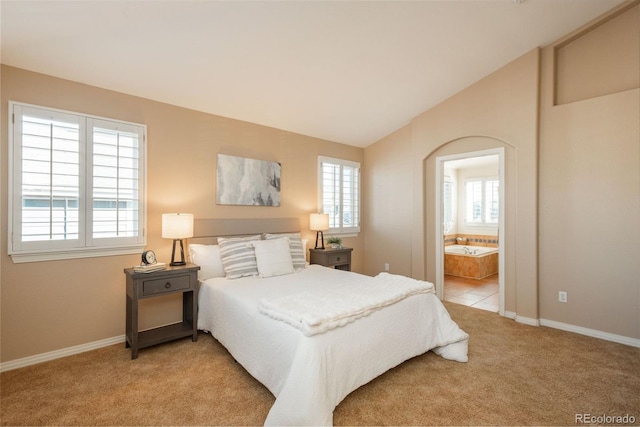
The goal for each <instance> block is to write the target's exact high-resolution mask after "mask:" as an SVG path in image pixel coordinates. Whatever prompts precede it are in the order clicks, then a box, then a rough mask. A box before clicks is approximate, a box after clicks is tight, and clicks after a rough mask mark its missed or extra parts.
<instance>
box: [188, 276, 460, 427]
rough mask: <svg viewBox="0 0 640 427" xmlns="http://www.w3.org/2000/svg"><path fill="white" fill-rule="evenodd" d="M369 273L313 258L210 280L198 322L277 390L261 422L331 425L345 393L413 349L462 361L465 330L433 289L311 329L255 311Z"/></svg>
mask: <svg viewBox="0 0 640 427" xmlns="http://www.w3.org/2000/svg"><path fill="white" fill-rule="evenodd" d="M372 280H374V279H373V278H371V277H368V276H364V275H360V274H356V273H351V272H344V271H339V270H332V269H328V268H325V267H320V266H317V265H311V266H308V267H307V268H306V269H304V270H302V271H300V272H297V273H294V274H289V275H285V276H278V277H271V278H266V279H260V278H243V279H236V280H227V279H224V278H216V279H209V280H207V281H205V282H203V283H202V284H201V288H200V292H199V313H198V328H199V329H204V330H208V331H210V332H211V333H212V334H213V336H214V337H215V338H216V339H218V341H220V343H222V345H224V346H225V347H226V348H227V349H228V350H229V352H230V353H231V354H232V355H233V357H234V358H235V359H236V360H237V361H238V362H239V363H240V364H242V366H244V368H245V369H246V370H247V371H248V372H249V373H250V374H251V375H253V377H254V378H256V379H257V380H258V381H260V382H261V383H262V384H264V385H265V386H266V387H267V388H268V389H269V390H270V391H271V393H273V395H274V396H276V401H275V403H274V405H273V407H272V408H271V410H270V412H269V415H268V417H267V419H266V421H265V424H266V425H332V424H333V410H334V409H335V407H336V406H337V405H338V404H339V403H340V402H341V401H342V399H344V398H345V396H346V395H347V394H349V393H350V392H352V391H353V390H355V389H356V388H358V387H360V386H361V385H363V384H366V383H367V382H369V381H371V380H372V379H374V378H376V377H377V376H379V375H381V374H382V373H384V372H386V371H387V370H389V369H391V368H393V367H394V366H396V365H398V364H400V363H402V362H403V361H405V360H407V359H410V358H412V357H414V356H417V355H420V354H422V353H425V352H427V351H429V350H432V349H433V350H434V352H436V353H437V354H440V355H441V356H443V357H445V358H448V359H451V360H457V361H460V362H466V361H467V344H468V335H467V334H466V333H464V332H463V331H462V330H461V329H460V328H459V327H458V326H457V325H456V323H455V322H453V321H452V320H451V318H450V317H449V314H448V313H447V311H446V309H445V308H444V306H443V305H442V303H441V302H440V301H439V300H438V298H437V297H436V296H435V295H434V294H433V293H417V294H415V295H411V296H408V297H407V298H404V299H402V300H400V301H398V302H396V303H394V304H391V305H388V306H385V307H383V308H380V309H379V310H374V311H371V312H370V313H369V314H368V315H366V316H364V317H361V318H359V319H357V320H356V321H353V322H351V323H348V324H346V325H344V326H342V327H336V328H335V329H331V330H328V331H326V332H324V333H319V334H316V335H312V336H305V335H304V334H303V332H302V331H301V330H299V329H296V328H294V327H292V326H291V325H289V324H287V323H285V322H283V321H280V320H276V319H272V318H270V317H268V316H266V315H264V314H261V313H260V312H259V311H258V301H259V300H260V299H274V298H278V297H281V296H283V295H291V294H295V293H300V292H308V291H313V292H316V291H319V290H323V289H328V290H336V289H339V288H341V287H344V286H348V285H349V284H350V283H355V284H356V286H362V285H363V284H367V283H371V281H372Z"/></svg>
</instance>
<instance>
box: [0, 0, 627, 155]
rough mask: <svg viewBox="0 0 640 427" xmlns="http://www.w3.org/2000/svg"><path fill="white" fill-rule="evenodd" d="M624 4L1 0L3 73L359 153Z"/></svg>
mask: <svg viewBox="0 0 640 427" xmlns="http://www.w3.org/2000/svg"><path fill="white" fill-rule="evenodd" d="M622 1H623V0H527V1H523V0H517V1H515V0H449V1H446V0H431V1H255V2H254V1H177V0H174V1H171V0H168V1H58V0H50V1H23V0H20V1H14V0H2V1H1V3H0V14H1V36H2V39H1V61H2V63H3V64H7V65H11V66H15V67H19V68H24V69H27V70H32V71H36V72H41V73H45V74H49V75H53V76H56V77H61V78H65V79H70V80H74V81H78V82H82V83H87V84H90V85H94V86H98V87H102V88H107V89H111V90H115V91H119V92H124V93H127V94H132V95H136V96H141V97H144V98H149V99H153V100H157V101H161V102H166V103H170V104H174V105H178V106H182V107H186V108H191V109H195V110H200V111H204V112H208V113H212V114H217V115H220V116H225V117H230V118H235V119H239V120H244V121H248V122H253V123H258V124H262V125H266V126H271V127H276V128H279V129H284V130H287V131H291V132H296V133H301V134H305V135H310V136H314V137H318V138H323V139H328V140H332V141H336V142H340V143H345V144H350V145H355V146H361V147H364V146H367V145H369V144H371V143H374V142H376V141H377V140H379V139H380V138H382V137H384V136H386V135H388V134H389V133H391V132H393V131H394V130H396V129H398V128H400V127H402V126H404V125H405V124H407V123H408V122H409V121H410V120H411V119H412V118H414V117H415V116H417V115H419V114H420V113H422V112H423V111H426V110H427V109H429V108H431V107H433V106H434V105H437V104H438V103H440V102H442V101H443V100H445V99H446V98H448V97H450V96H452V95H453V94H455V93H457V92H459V91H460V90H462V89H464V88H465V87H467V86H469V85H471V84H472V83H474V82H476V81H478V80H480V79H481V78H483V77H484V76H486V75H488V74H490V73H491V72H493V71H494V70H496V69H498V68H500V67H502V66H503V65H505V64H507V63H508V62H510V61H512V60H514V59H516V58H517V57H519V56H521V55H523V54H524V53H526V52H528V51H530V50H531V49H533V48H535V47H537V46H544V45H546V44H548V43H550V42H552V41H554V40H555V39H557V38H559V37H561V36H563V35H564V34H566V33H568V32H570V31H572V30H574V29H575V28H577V27H579V26H581V25H583V24H585V23H586V22H588V21H590V20H592V19H594V18H596V17H597V16H598V15H600V14H602V13H603V12H606V11H607V10H609V9H611V8H613V7H615V6H616V5H618V4H620V3H622Z"/></svg>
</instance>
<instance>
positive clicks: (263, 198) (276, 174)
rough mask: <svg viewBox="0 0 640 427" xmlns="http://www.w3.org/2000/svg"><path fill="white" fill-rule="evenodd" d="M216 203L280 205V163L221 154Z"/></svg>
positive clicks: (219, 157)
mask: <svg viewBox="0 0 640 427" xmlns="http://www.w3.org/2000/svg"><path fill="white" fill-rule="evenodd" d="M217 170H218V173H217V181H218V182H217V186H216V204H218V205H240V206H280V163H277V162H268V161H265V160H256V159H247V158H245V157H235V156H227V155H226V154H218V168H217Z"/></svg>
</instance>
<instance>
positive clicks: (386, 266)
mask: <svg viewBox="0 0 640 427" xmlns="http://www.w3.org/2000/svg"><path fill="white" fill-rule="evenodd" d="M384 271H389V263H388V262H385V263H384Z"/></svg>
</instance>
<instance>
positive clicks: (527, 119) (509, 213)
mask: <svg viewBox="0 0 640 427" xmlns="http://www.w3.org/2000/svg"><path fill="white" fill-rule="evenodd" d="M538 58H539V55H538V50H537V49H536V50H533V51H531V52H529V53H527V54H526V55H524V56H522V57H521V58H519V59H517V60H515V61H514V62H512V63H510V64H508V65H506V66H505V67H503V68H502V69H500V70H498V71H496V72H495V73H493V74H491V75H490V76H488V77H487V78H485V79H483V80H481V81H479V82H478V83H476V84H474V85H472V86H471V87H469V88H467V89H465V90H464V91H462V92H460V93H459V94H457V95H455V96H453V97H452V98H450V99H448V100H446V101H445V102H443V103H442V104H440V105H438V106H436V107H434V108H432V109H431V110H429V111H427V112H425V113H423V114H421V115H420V116H418V117H416V118H415V119H414V120H412V122H411V124H410V125H409V126H407V127H406V128H403V129H402V130H400V131H398V132H396V133H394V134H393V135H391V136H389V137H387V138H385V139H384V140H382V141H380V142H379V143H376V144H374V145H372V146H370V147H367V148H366V149H365V164H366V168H367V174H368V175H367V176H368V177H370V178H369V179H370V180H381V179H382V176H377V175H378V171H381V170H385V169H389V168H391V169H398V170H399V169H402V173H401V174H396V175H391V174H385V175H384V177H385V180H386V182H385V187H376V186H371V185H369V184H367V193H366V195H367V197H366V200H365V203H366V205H365V206H366V207H365V211H370V210H373V209H374V208H376V209H377V208H378V207H379V206H390V207H391V206H392V207H393V209H389V210H388V211H387V212H386V215H385V212H381V213H378V215H377V218H376V220H375V221H374V222H373V223H369V222H366V223H365V224H364V225H365V226H366V227H367V228H366V230H367V232H366V243H367V252H366V259H365V271H366V272H367V273H369V274H373V273H374V272H375V271H376V270H377V271H379V270H380V269H381V267H380V265H379V264H380V262H379V261H378V260H382V259H384V258H390V260H389V261H387V262H389V263H390V264H391V265H392V267H393V265H400V266H402V269H397V270H395V271H396V272H398V273H400V274H406V275H411V276H413V277H416V278H426V279H427V280H430V281H433V282H435V279H436V278H435V248H436V242H439V241H440V240H441V239H442V236H440V237H439V238H438V237H436V236H435V235H434V228H435V221H434V215H435V209H436V208H435V159H436V157H437V156H443V155H451V154H458V153H464V152H472V151H478V150H483V149H489V148H500V147H504V148H505V157H506V169H507V171H506V172H507V174H506V175H507V176H506V191H507V197H506V203H507V205H506V209H505V213H506V231H507V233H506V235H505V236H502V237H501V238H503V239H504V241H505V244H506V249H507V250H506V253H505V256H506V257H507V263H506V264H507V265H506V279H507V280H506V310H508V311H512V312H514V313H517V314H518V315H520V316H524V317H528V318H537V298H536V284H537V277H536V276H537V268H536V209H535V206H536V194H537V190H536V184H537V182H536V179H537V178H536V161H537V122H536V117H537V104H538V90H537V82H538ZM394 165H397V166H395V167H394ZM516 165H517V167H516ZM387 189H391V190H392V191H393V198H394V200H395V199H401V200H405V201H406V203H403V204H396V203H393V202H391V201H388V200H387V197H388V196H387V195H386V190H387ZM516 189H517V197H516ZM365 218H366V219H367V220H368V219H369V217H365ZM396 218H399V220H397V219H396ZM388 227H394V229H396V228H399V231H398V232H397V234H398V235H401V236H403V237H404V238H403V240H402V241H401V242H398V243H397V244H396V245H394V251H393V252H391V251H388V250H387V247H386V246H385V245H378V244H371V242H378V241H379V239H378V238H377V237H376V235H378V234H379V233H381V232H382V231H381V230H386V229H387V228H388ZM372 259H374V260H376V261H377V262H376V263H375V264H373V263H371V262H370V260H372ZM392 272H393V268H392Z"/></svg>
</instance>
